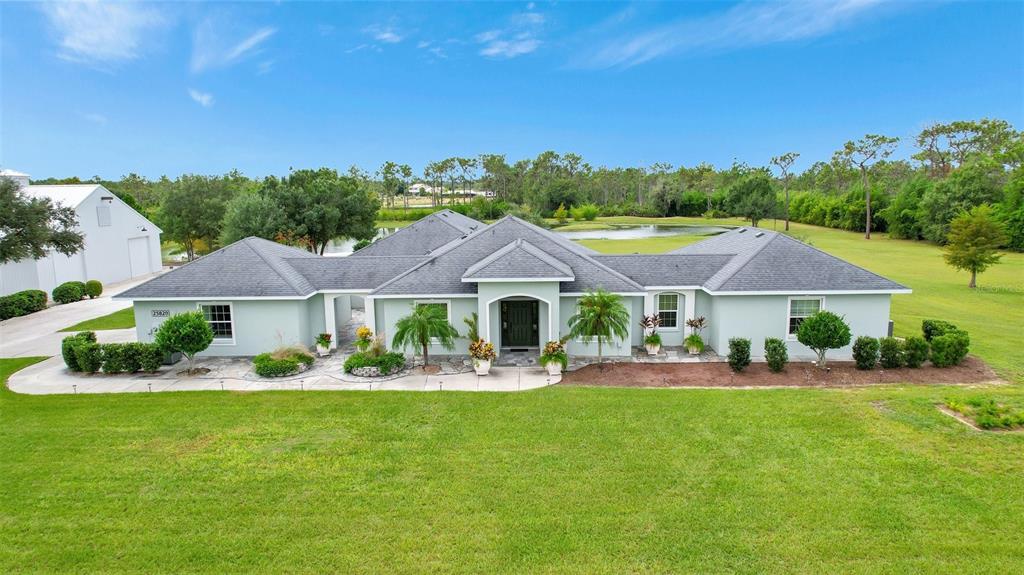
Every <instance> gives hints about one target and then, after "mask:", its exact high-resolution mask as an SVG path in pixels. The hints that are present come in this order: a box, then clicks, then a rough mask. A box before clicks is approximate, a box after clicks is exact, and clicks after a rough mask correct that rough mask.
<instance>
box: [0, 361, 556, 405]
mask: <svg viewBox="0 0 1024 575" xmlns="http://www.w3.org/2000/svg"><path fill="white" fill-rule="evenodd" d="M200 365H202V364H200ZM184 368H185V364H183V363H178V364H177V365H174V366H171V367H170V368H164V370H162V371H161V372H159V373H155V374H132V375H104V374H102V373H98V374H93V375H83V374H75V373H71V372H69V371H68V370H67V368H65V367H64V361H63V359H62V358H61V357H60V355H57V356H55V357H51V358H50V359H47V360H46V361H42V362H40V363H37V364H35V365H32V366H29V367H27V368H25V369H23V370H21V371H19V372H18V373H15V374H14V375H12V376H11V378H10V379H9V380H8V381H7V387H8V388H10V389H11V390H12V391H14V392H16V393H25V394H30V395H48V394H62V393H135V392H147V393H148V392H159V391H220V390H225V391H266V390H296V391H298V390H336V391H344V390H352V391H360V390H361V391H504V392H509V391H525V390H528V389H537V388H540V387H546V386H548V385H553V384H555V383H558V382H559V381H561V379H562V378H561V376H554V377H552V376H549V375H548V374H547V372H546V371H545V370H543V369H541V368H537V367H492V368H491V372H490V374H488V375H485V376H478V375H476V374H475V373H473V372H468V373H454V374H438V375H424V374H417V373H410V374H408V375H404V376H401V377H396V378H393V379H388V380H384V381H366V380H363V381H349V380H346V379H342V376H343V374H342V373H341V372H340V370H337V371H334V370H332V372H331V373H324V370H321V369H313V370H311V371H310V372H307V373H306V374H299V375H296V376H293V377H290V378H275V379H264V378H256V377H253V376H252V375H251V374H247V373H239V372H237V371H230V370H221V369H213V370H212V371H210V373H208V374H206V375H200V376H182V375H178V371H181V370H183V369H184Z"/></svg>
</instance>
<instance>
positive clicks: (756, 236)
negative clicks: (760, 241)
mask: <svg viewBox="0 0 1024 575" xmlns="http://www.w3.org/2000/svg"><path fill="white" fill-rule="evenodd" d="M763 235H764V232H757V233H756V234H754V237H755V238H759V237H761V236H763Z"/></svg>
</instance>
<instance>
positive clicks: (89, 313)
mask: <svg viewBox="0 0 1024 575" xmlns="http://www.w3.org/2000/svg"><path fill="white" fill-rule="evenodd" d="M156 275H159V274H151V275H147V276H142V277H138V278H134V279H131V280H128V281H124V282H120V283H116V284H110V285H105V286H103V295H101V296H100V297H98V298H96V299H84V300H82V301H78V302H75V303H69V304H64V305H54V306H50V307H48V308H46V309H44V310H40V311H37V312H36V313H31V314H28V315H24V316H21V317H12V318H11V319H7V320H4V321H2V322H0V357H30V356H37V355H55V354H60V342H61V340H62V339H64V337H65V336H67V335H69V334H68V333H65V332H61V331H59V330H62V329H64V328H66V327H70V326H73V325H75V324H76V323H79V322H82V321H85V320H87V319H93V318H97V317H102V316H105V315H107V314H111V313H114V312H115V311H118V310H122V309H125V308H128V307H131V305H132V302H130V301H128V300H115V299H111V296H113V295H116V294H119V293H121V292H123V291H124V290H126V289H128V288H130V287H133V286H136V285H138V284H140V283H142V282H144V281H147V280H149V279H152V278H153V277H155V276H156ZM96 336H97V338H98V339H99V341H101V342H103V343H111V342H124V341H135V330H134V329H115V330H105V331H98V332H96Z"/></svg>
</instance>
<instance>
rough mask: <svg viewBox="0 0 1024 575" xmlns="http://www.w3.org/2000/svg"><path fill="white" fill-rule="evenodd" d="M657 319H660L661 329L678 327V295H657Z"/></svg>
mask: <svg viewBox="0 0 1024 575" xmlns="http://www.w3.org/2000/svg"><path fill="white" fill-rule="evenodd" d="M658 317H659V318H660V319H661V327H662V328H667V329H675V328H678V327H679V294H677V293H662V294H658Z"/></svg>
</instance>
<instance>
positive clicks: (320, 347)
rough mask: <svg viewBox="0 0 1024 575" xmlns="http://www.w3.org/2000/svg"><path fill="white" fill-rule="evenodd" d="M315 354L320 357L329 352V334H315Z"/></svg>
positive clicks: (325, 355)
mask: <svg viewBox="0 0 1024 575" xmlns="http://www.w3.org/2000/svg"><path fill="white" fill-rule="evenodd" d="M316 354H317V355H319V356H320V357H327V356H328V355H330V354H331V334H329V333H321V334H319V335H317V336H316Z"/></svg>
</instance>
